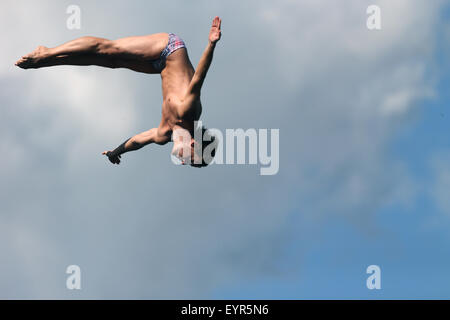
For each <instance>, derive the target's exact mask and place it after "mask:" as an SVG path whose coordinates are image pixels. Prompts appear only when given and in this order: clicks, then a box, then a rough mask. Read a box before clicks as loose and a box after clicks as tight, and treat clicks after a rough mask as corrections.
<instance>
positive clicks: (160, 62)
mask: <svg viewBox="0 0 450 320" xmlns="http://www.w3.org/2000/svg"><path fill="white" fill-rule="evenodd" d="M180 48H186V44H185V43H184V41H183V40H182V39H181V38H180V37H178V36H177V35H175V34H173V33H169V43H167V46H166V47H165V48H164V50H163V51H162V52H161V55H160V56H159V58H158V59H156V60H151V61H150V62H151V63H152V65H153V67H154V68H155V69H156V70H157V71H158V72H161V71H162V70H163V69H164V67H165V66H166V59H167V57H168V56H170V55H171V54H172V52H174V51H176V50H178V49H180Z"/></svg>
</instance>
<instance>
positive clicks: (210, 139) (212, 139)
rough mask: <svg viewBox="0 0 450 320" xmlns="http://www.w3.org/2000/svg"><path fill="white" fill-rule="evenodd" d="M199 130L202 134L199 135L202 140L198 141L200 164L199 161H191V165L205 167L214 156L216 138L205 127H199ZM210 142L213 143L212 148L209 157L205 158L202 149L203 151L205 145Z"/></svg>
mask: <svg viewBox="0 0 450 320" xmlns="http://www.w3.org/2000/svg"><path fill="white" fill-rule="evenodd" d="M201 131H202V135H201V139H202V141H199V142H201V144H202V163H201V164H200V163H191V166H192V167H196V168H203V167H206V166H208V165H209V164H210V163H211V162H212V161H213V159H214V157H215V156H216V148H217V143H218V141H217V138H216V137H215V136H214V135H212V134H211V133H210V132H209V131H208V129H206V128H205V127H201ZM205 138H206V139H205ZM212 143H213V146H214V149H213V150H212V151H211V158H210V159H205V156H204V151H205V149H206V147H208V146H209V145H211V144H212ZM199 151H200V150H199ZM208 156H209V155H208ZM208 158H209V157H208Z"/></svg>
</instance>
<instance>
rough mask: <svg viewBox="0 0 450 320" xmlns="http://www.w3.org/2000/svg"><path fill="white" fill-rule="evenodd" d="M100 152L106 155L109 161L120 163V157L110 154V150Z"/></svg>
mask: <svg viewBox="0 0 450 320" xmlns="http://www.w3.org/2000/svg"><path fill="white" fill-rule="evenodd" d="M102 154H103V155H105V156H107V157H108V159H109V161H111V163H114V164H119V163H120V158H121V157H120V156H116V157H114V156H111V151H103V152H102Z"/></svg>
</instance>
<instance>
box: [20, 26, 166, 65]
mask: <svg viewBox="0 0 450 320" xmlns="http://www.w3.org/2000/svg"><path fill="white" fill-rule="evenodd" d="M167 39H168V36H167V33H159V34H152V35H148V36H137V37H128V38H122V39H118V40H108V39H103V38H96V37H82V38H78V39H76V40H73V41H70V42H67V43H65V44H63V45H61V46H58V47H56V48H46V47H42V46H40V47H38V48H37V49H36V50H35V51H33V52H32V53H30V54H28V55H26V56H24V57H22V58H21V59H20V60H19V61H17V63H16V65H17V66H19V67H21V68H24V69H29V68H41V67H50V66H56V65H81V66H86V65H97V66H102V67H107V68H129V69H132V70H134V71H139V72H145V73H157V70H155V69H154V68H153V66H152V64H151V63H150V60H154V59H157V58H158V57H159V55H160V53H161V51H162V50H163V49H164V47H165V46H166V45H167V41H168V40H167Z"/></svg>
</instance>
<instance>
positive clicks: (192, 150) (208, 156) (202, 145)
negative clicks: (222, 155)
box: [171, 127, 217, 168]
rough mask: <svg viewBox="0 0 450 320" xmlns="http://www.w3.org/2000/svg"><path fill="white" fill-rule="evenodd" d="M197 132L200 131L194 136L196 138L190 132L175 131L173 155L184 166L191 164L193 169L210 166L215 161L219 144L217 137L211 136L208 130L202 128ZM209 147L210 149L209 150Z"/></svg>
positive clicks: (183, 130)
mask: <svg viewBox="0 0 450 320" xmlns="http://www.w3.org/2000/svg"><path fill="white" fill-rule="evenodd" d="M197 130H199V131H198V132H197V134H194V138H193V137H192V136H191V134H190V133H189V131H188V130H185V129H176V130H174V132H173V135H172V137H173V148H172V152H171V154H172V155H173V156H175V157H176V158H178V160H180V161H181V164H183V165H186V164H189V165H191V166H192V167H196V168H202V167H206V166H207V165H209V164H210V163H211V162H212V160H213V159H214V156H215V154H216V150H215V148H216V146H217V143H216V137H214V136H213V135H211V134H210V133H209V132H208V130H207V129H206V128H204V127H201V128H199V129H197ZM197 136H198V138H197ZM195 138H197V140H198V141H197V140H195ZM208 146H210V147H209V148H208V149H207V147H208ZM205 151H206V152H205Z"/></svg>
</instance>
